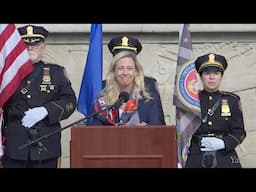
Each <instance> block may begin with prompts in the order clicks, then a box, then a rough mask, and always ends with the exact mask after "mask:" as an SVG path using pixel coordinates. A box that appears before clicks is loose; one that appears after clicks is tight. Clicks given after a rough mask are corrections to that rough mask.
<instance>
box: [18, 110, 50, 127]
mask: <svg viewBox="0 0 256 192" xmlns="http://www.w3.org/2000/svg"><path fill="white" fill-rule="evenodd" d="M47 115H48V111H47V110H46V108H45V107H34V108H33V109H30V110H28V111H26V112H25V116H24V117H23V118H22V120H21V122H22V125H23V126H24V127H26V128H31V127H33V126H34V125H35V124H36V123H37V122H39V121H41V120H42V119H44V118H45V117H46V116H47Z"/></svg>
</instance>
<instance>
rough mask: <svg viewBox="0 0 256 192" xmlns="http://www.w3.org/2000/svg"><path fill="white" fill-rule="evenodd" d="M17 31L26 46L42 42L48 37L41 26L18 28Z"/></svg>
mask: <svg viewBox="0 0 256 192" xmlns="http://www.w3.org/2000/svg"><path fill="white" fill-rule="evenodd" d="M18 31H19V33H20V35H21V38H22V39H23V40H24V42H25V43H26V44H28V45H34V44H37V43H39V42H44V41H45V39H46V38H47V36H48V31H47V30H46V29H45V28H44V27H42V26H35V25H26V26H23V27H19V28H18Z"/></svg>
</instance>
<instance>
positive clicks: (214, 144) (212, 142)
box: [200, 137, 225, 151]
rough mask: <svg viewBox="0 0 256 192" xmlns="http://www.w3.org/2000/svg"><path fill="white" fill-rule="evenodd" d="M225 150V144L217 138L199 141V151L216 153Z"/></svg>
mask: <svg viewBox="0 0 256 192" xmlns="http://www.w3.org/2000/svg"><path fill="white" fill-rule="evenodd" d="M224 148H225V143H224V141H223V140H222V139H220V138H217V137H203V138H202V140H201V148H200V150H201V151H217V150H220V149H224Z"/></svg>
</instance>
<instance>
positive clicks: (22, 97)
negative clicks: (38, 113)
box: [3, 61, 76, 160]
mask: <svg viewBox="0 0 256 192" xmlns="http://www.w3.org/2000/svg"><path fill="white" fill-rule="evenodd" d="M40 106H43V107H45V108H46V109H47V111H48V115H47V116H46V118H44V119H43V120H41V121H40V122H38V123H36V124H35V125H34V127H32V128H30V130H32V129H35V130H36V133H37V134H36V135H33V136H32V137H34V138H31V134H29V131H28V130H29V129H28V128H25V127H23V126H22V123H21V119H22V118H23V116H24V112H25V111H27V110H28V109H31V108H33V107H40ZM75 108H76V96H75V92H74V90H73V89H72V87H71V82H70V80H69V79H68V78H67V76H66V73H65V69H64V67H62V66H59V65H56V64H46V63H44V62H43V61H40V62H38V63H36V64H34V71H33V72H32V73H31V74H30V75H29V76H28V77H26V78H25V79H24V80H23V81H22V83H21V85H20V87H19V88H18V89H17V90H16V92H15V93H14V95H13V96H12V97H11V98H10V99H9V101H8V102H7V104H6V105H5V107H4V122H5V127H4V131H3V134H4V136H5V137H6V144H5V145H6V151H5V155H7V156H9V157H10V158H13V159H17V160H27V159H28V156H29V154H30V158H31V159H32V160H39V159H50V158H56V157H58V156H60V155H61V133H60V132H58V133H56V134H53V135H51V136H50V137H48V138H45V139H43V140H42V141H41V143H42V144H43V146H44V147H45V149H46V150H47V151H43V152H41V154H40V156H39V155H38V149H39V148H38V144H33V145H32V146H29V147H26V148H24V149H20V150H19V149H18V147H19V146H21V145H23V144H25V143H27V142H29V141H31V140H33V139H35V138H38V137H40V136H43V135H45V134H48V133H51V132H52V131H55V130H57V129H60V127H61V126H60V121H61V120H63V119H67V118H68V117H69V116H70V115H71V114H72V113H73V112H74V110H75Z"/></svg>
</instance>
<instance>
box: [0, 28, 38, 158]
mask: <svg viewBox="0 0 256 192" xmlns="http://www.w3.org/2000/svg"><path fill="white" fill-rule="evenodd" d="M32 70H33V64H32V62H31V60H30V59H29V54H28V51H27V48H26V45H25V44H24V42H23V40H22V39H21V37H20V34H19V32H18V30H17V29H16V26H15V25H14V24H0V116H1V117H0V130H1V129H2V115H3V106H4V104H5V103H6V101H7V100H8V99H9V98H10V97H11V96H12V94H13V93H14V92H15V91H16V89H17V88H18V86H19V85H20V82H21V81H22V79H23V78H24V77H26V76H27V75H28V74H29V73H31V72H32ZM1 136H2V135H1V131H0V138H1ZM2 155H3V150H2V140H1V139H0V157H1V156H2Z"/></svg>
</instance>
